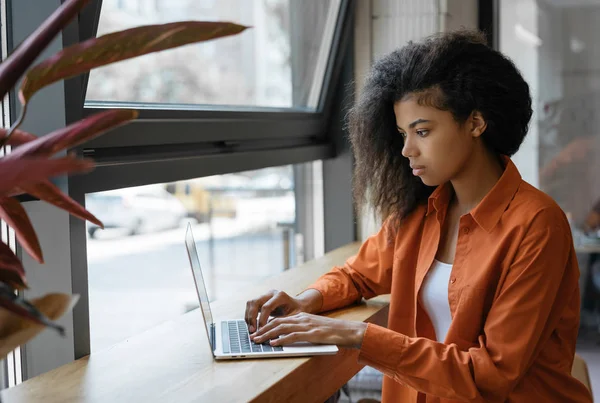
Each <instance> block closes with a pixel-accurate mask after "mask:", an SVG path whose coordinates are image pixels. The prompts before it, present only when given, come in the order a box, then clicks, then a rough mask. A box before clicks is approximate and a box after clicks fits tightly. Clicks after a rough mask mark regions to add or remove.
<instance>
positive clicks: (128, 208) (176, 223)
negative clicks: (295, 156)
mask: <svg viewBox="0 0 600 403" xmlns="http://www.w3.org/2000/svg"><path fill="white" fill-rule="evenodd" d="M317 185H321V184H320V183H317ZM297 188H298V187H297V186H296V185H295V183H294V167H293V166H292V165H286V166H280V167H273V168H265V169H260V170H255V171H246V172H240V173H231V174H225V175H216V176H210V177H203V178H197V179H191V180H185V181H177V182H171V183H165V184H154V185H145V186H139V187H133V188H125V189H116V190H109V191H104V192H96V193H90V194H87V195H86V207H87V208H88V209H89V210H90V211H92V212H93V213H94V214H95V215H96V216H97V217H98V218H99V219H100V220H101V221H103V223H104V224H105V227H106V229H104V230H101V229H100V228H98V227H96V226H95V225H93V224H88V226H87V232H88V243H87V253H88V281H89V304H90V327H91V348H92V352H93V351H99V350H101V349H103V348H106V347H109V346H111V345H112V344H114V343H117V342H119V341H121V340H123V339H126V338H127V337H129V336H132V335H134V334H137V333H140V332H142V331H144V330H146V329H149V328H151V327H153V326H155V325H157V324H159V323H161V322H164V321H166V320H168V319H171V318H173V317H175V316H178V315H181V314H183V313H185V312H187V311H189V310H192V309H196V308H197V307H198V301H197V296H196V294H195V288H194V283H193V279H192V274H191V270H190V267H189V263H188V258H187V255H186V251H185V247H184V235H185V226H186V225H187V223H190V224H191V225H192V230H193V233H194V237H195V240H196V244H197V248H198V253H199V256H200V261H201V264H202V269H203V271H204V275H205V280H206V283H207V287H208V293H209V298H210V300H211V301H212V300H216V299H222V298H227V297H228V296H229V295H232V293H234V292H235V290H236V289H237V288H240V287H242V286H248V284H250V283H252V282H255V281H258V280H260V279H262V278H265V277H268V276H272V275H274V274H277V273H280V272H281V271H283V270H285V269H287V268H289V267H291V266H293V265H295V264H297V263H299V262H300V261H301V260H302V259H303V257H302V255H303V247H302V246H303V241H304V238H305V235H307V234H300V233H297V231H296V228H297V225H296V223H297V214H296V210H297V209H296V197H297V196H298V193H297V192H298V190H297ZM250 262H251V264H250Z"/></svg>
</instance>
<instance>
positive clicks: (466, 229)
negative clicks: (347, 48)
mask: <svg viewBox="0 0 600 403" xmlns="http://www.w3.org/2000/svg"><path fill="white" fill-rule="evenodd" d="M462 232H463V234H465V235H466V234H468V233H469V228H468V227H465V228H463V230H462Z"/></svg>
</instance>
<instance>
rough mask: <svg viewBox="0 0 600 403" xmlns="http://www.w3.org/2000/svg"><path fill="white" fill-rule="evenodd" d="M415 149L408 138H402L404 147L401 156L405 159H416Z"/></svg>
mask: <svg viewBox="0 0 600 403" xmlns="http://www.w3.org/2000/svg"><path fill="white" fill-rule="evenodd" d="M416 154H417V149H416V147H415V146H414V144H413V140H412V139H411V138H410V136H406V137H405V138H404V146H403V147H402V155H403V156H404V157H406V158H409V157H416Z"/></svg>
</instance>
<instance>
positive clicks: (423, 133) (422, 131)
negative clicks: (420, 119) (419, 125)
mask: <svg viewBox="0 0 600 403" xmlns="http://www.w3.org/2000/svg"><path fill="white" fill-rule="evenodd" d="M427 134H429V130H417V135H419V136H421V137H425V136H427Z"/></svg>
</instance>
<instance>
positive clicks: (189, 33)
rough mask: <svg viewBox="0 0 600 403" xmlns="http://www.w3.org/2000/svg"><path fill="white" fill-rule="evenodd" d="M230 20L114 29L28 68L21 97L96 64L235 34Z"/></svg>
mask: <svg viewBox="0 0 600 403" xmlns="http://www.w3.org/2000/svg"><path fill="white" fill-rule="evenodd" d="M246 28H248V27H245V26H242V25H238V24H234V23H230V22H206V21H182V22H174V23H169V24H162V25H148V26H143V27H137V28H131V29H127V30H124V31H119V32H113V33H110V34H106V35H103V36H100V37H98V38H93V39H89V40H87V41H84V42H82V43H78V44H75V45H72V46H69V47H67V48H65V49H63V50H62V51H60V52H58V53H57V54H55V55H54V56H52V57H50V58H48V59H46V60H44V61H43V62H41V63H40V64H38V65H36V66H34V67H33V68H32V69H31V70H29V71H28V72H27V74H26V75H25V78H24V79H23V82H22V83H21V89H20V91H19V99H20V101H21V103H22V104H23V105H25V104H26V103H27V102H28V101H29V99H31V97H32V96H33V94H35V93H36V92H37V91H38V90H39V89H41V88H43V87H45V86H47V85H49V84H52V83H54V82H56V81H59V80H63V79H66V78H69V77H73V76H76V75H79V74H81V73H85V72H87V71H89V70H91V69H94V68H96V67H100V66H104V65H107V64H110V63H115V62H118V61H122V60H126V59H131V58H133V57H137V56H141V55H145V54H148V53H152V52H158V51H162V50H166V49H171V48H175V47H178V46H182V45H187V44H191V43H195V42H202V41H208V40H211V39H216V38H220V37H224V36H229V35H235V34H238V33H240V32H242V31H244V30H245V29H246Z"/></svg>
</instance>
